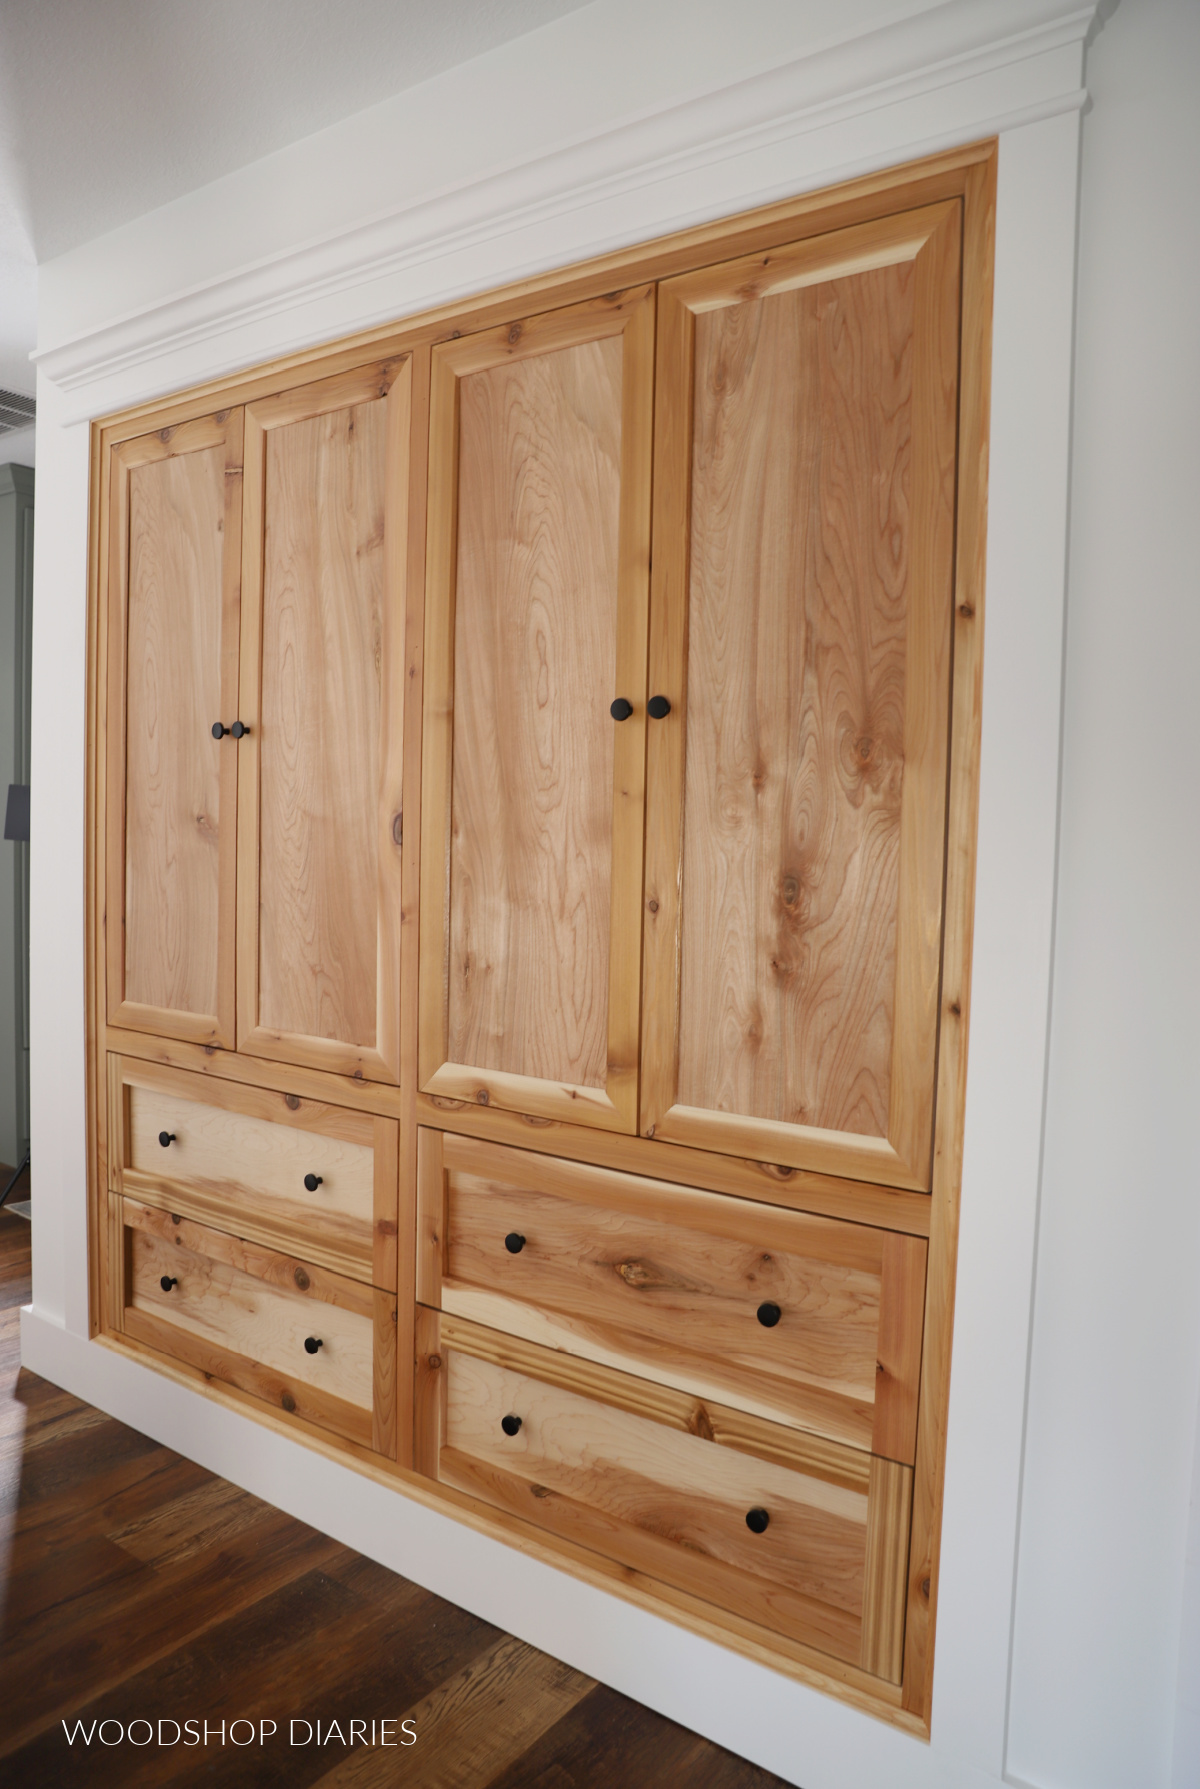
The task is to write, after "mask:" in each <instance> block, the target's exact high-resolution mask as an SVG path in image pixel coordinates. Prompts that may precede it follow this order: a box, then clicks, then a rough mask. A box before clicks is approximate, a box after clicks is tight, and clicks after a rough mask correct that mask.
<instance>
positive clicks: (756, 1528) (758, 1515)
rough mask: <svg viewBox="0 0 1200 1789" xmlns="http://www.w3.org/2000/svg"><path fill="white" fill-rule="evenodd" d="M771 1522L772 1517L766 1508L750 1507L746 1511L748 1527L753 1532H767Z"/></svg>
mask: <svg viewBox="0 0 1200 1789" xmlns="http://www.w3.org/2000/svg"><path fill="white" fill-rule="evenodd" d="M770 1522H771V1518H770V1516H769V1515H768V1514H767V1512H766V1510H765V1509H748V1510H747V1511H746V1527H747V1528H748V1529H749V1530H750V1532H751V1534H765V1533H766V1531H767V1529H768V1527H769V1526H770Z"/></svg>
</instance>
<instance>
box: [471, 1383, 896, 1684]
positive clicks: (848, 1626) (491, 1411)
mask: <svg viewBox="0 0 1200 1789" xmlns="http://www.w3.org/2000/svg"><path fill="white" fill-rule="evenodd" d="M446 1374H447V1388H446V1431H445V1440H444V1444H443V1448H442V1452H441V1458H440V1461H439V1475H440V1476H441V1477H442V1478H443V1479H446V1480H447V1481H448V1482H450V1483H452V1484H457V1485H458V1486H459V1487H460V1488H463V1489H469V1490H473V1491H474V1492H475V1493H476V1494H478V1495H483V1496H485V1497H487V1498H488V1499H489V1500H490V1501H496V1502H499V1503H501V1504H502V1506H503V1505H506V1504H508V1502H509V1500H510V1498H512V1499H515V1501H516V1502H517V1503H518V1505H523V1506H524V1510H525V1512H526V1513H531V1512H532V1509H533V1508H535V1507H536V1508H537V1509H538V1512H539V1515H540V1519H541V1520H542V1522H543V1523H544V1524H545V1525H546V1526H547V1527H550V1528H552V1529H557V1528H564V1529H566V1530H568V1531H572V1532H574V1533H576V1534H577V1535H578V1536H580V1537H581V1538H586V1539H587V1540H588V1542H589V1544H591V1545H593V1546H596V1547H598V1549H599V1550H600V1551H602V1552H605V1553H608V1554H609V1555H610V1556H612V1557H615V1558H618V1559H622V1558H623V1559H625V1560H626V1561H628V1562H629V1563H630V1564H636V1565H640V1566H643V1567H644V1568H647V1569H650V1570H652V1571H654V1573H655V1575H656V1576H659V1577H662V1578H665V1579H667V1580H668V1581H673V1582H675V1583H678V1584H681V1585H682V1586H683V1587H684V1588H686V1589H689V1590H692V1591H695V1592H696V1593H698V1594H700V1595H704V1596H707V1597H710V1598H713V1599H714V1600H718V1599H719V1600H720V1601H722V1602H727V1603H728V1605H729V1606H731V1607H734V1608H739V1609H741V1610H742V1611H743V1612H747V1613H750V1614H751V1615H752V1617H753V1618H754V1619H757V1620H760V1621H762V1622H764V1624H765V1625H767V1626H769V1627H778V1628H781V1629H782V1630H783V1631H785V1632H791V1633H793V1634H795V1635H796V1636H797V1637H802V1638H804V1639H808V1640H812V1641H814V1643H816V1644H823V1645H824V1646H825V1647H826V1648H827V1649H828V1650H829V1651H832V1652H834V1653H835V1654H837V1655H838V1656H842V1657H853V1658H856V1657H857V1654H858V1651H859V1647H860V1645H861V1609H862V1595H863V1565H864V1560H865V1552H866V1519H867V1498H866V1497H865V1496H864V1495H863V1494H862V1493H859V1492H854V1491H850V1490H846V1489H844V1488H842V1487H839V1486H835V1485H830V1484H829V1483H828V1482H827V1481H825V1480H820V1479H808V1478H805V1477H803V1476H802V1475H800V1474H799V1473H791V1472H787V1471H785V1470H784V1469H783V1468H781V1467H778V1466H775V1465H773V1464H772V1463H770V1462H767V1461H760V1460H754V1459H751V1458H750V1457H749V1456H748V1455H745V1454H740V1453H735V1452H734V1451H733V1450H731V1449H725V1448H719V1447H714V1446H713V1445H712V1444H711V1443H710V1442H706V1441H703V1440H701V1439H699V1438H698V1437H696V1436H691V1435H681V1434H678V1433H677V1432H675V1431H673V1430H669V1429H664V1428H662V1427H661V1426H660V1425H659V1424H657V1423H654V1422H649V1421H646V1420H645V1419H643V1418H641V1417H637V1416H631V1415H628V1414H626V1413H624V1412H618V1411H614V1410H612V1409H611V1408H607V1407H605V1406H603V1405H599V1404H596V1403H594V1402H592V1401H591V1400H590V1399H587V1398H582V1397H579V1396H577V1395H576V1394H575V1393H573V1392H568V1391H564V1390H563V1389H561V1388H560V1387H558V1386H554V1385H548V1384H546V1383H545V1382H543V1381H539V1380H537V1379H533V1378H529V1377H528V1376H526V1375H524V1374H521V1373H518V1372H515V1371H513V1370H511V1369H505V1368H503V1367H499V1366H497V1365H495V1364H493V1363H491V1362H487V1361H483V1360H479V1359H477V1358H473V1357H472V1356H470V1355H467V1354H461V1353H459V1352H457V1351H453V1350H452V1351H450V1352H449V1353H448V1355H447V1367H446ZM510 1414H511V1415H517V1416H519V1417H520V1419H521V1428H520V1431H519V1433H518V1434H517V1435H515V1436H509V1435H506V1434H505V1432H504V1430H503V1428H502V1427H501V1418H502V1417H504V1416H506V1415H510ZM755 1507H762V1508H767V1509H768V1511H769V1514H770V1526H769V1528H768V1529H767V1531H766V1533H765V1534H762V1535H758V1534H753V1533H752V1532H751V1531H750V1529H749V1528H748V1527H747V1525H746V1519H745V1518H746V1512H747V1510H749V1509H752V1508H755Z"/></svg>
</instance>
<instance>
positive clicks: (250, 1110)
mask: <svg viewBox="0 0 1200 1789" xmlns="http://www.w3.org/2000/svg"><path fill="white" fill-rule="evenodd" d="M109 1060H110V1081H111V1084H112V1086H113V1103H114V1105H115V1107H116V1111H115V1113H114V1122H113V1135H114V1137H115V1138H116V1139H117V1140H118V1144H119V1160H118V1166H119V1171H120V1179H119V1183H118V1185H119V1190H121V1191H123V1192H126V1193H132V1194H133V1195H134V1196H135V1197H137V1198H139V1199H145V1200H147V1201H149V1202H150V1203H152V1204H155V1205H162V1204H164V1203H166V1204H168V1205H169V1207H170V1209H171V1210H172V1211H178V1212H181V1213H183V1214H185V1215H186V1216H188V1217H193V1218H195V1219H197V1220H198V1221H200V1222H207V1223H213V1224H216V1225H218V1226H219V1227H221V1228H222V1229H230V1228H232V1229H235V1230H236V1231H237V1234H238V1235H239V1236H246V1237H250V1238H253V1239H254V1240H255V1241H257V1242H263V1243H266V1244H267V1245H268V1246H273V1247H276V1248H282V1249H286V1250H288V1251H291V1252H294V1253H296V1254H298V1255H300V1256H302V1257H303V1258H304V1259H305V1260H311V1261H316V1262H319V1263H321V1265H323V1266H326V1267H329V1268H332V1269H333V1271H334V1272H335V1273H343V1274H346V1275H348V1276H349V1277H351V1278H352V1279H358V1280H366V1281H368V1282H371V1283H374V1284H375V1285H379V1286H384V1287H386V1288H388V1290H390V1291H394V1290H395V1287H396V1156H397V1140H396V1138H397V1127H396V1122H395V1120H394V1119H391V1118H374V1117H371V1116H370V1115H369V1114H367V1113H362V1112H353V1111H349V1110H347V1109H345V1108H344V1107H341V1106H330V1105H325V1104H323V1103H321V1102H320V1101H317V1100H307V1099H299V1098H298V1097H297V1096H296V1095H294V1094H293V1095H285V1094H282V1093H269V1092H266V1091H263V1090H261V1089H259V1088H256V1087H243V1086H240V1085H238V1084H236V1083H233V1082H215V1081H209V1080H203V1079H202V1078H201V1077H199V1076H197V1075H191V1074H188V1073H187V1072H186V1070H181V1069H164V1068H159V1067H157V1066H156V1065H154V1064H148V1063H142V1062H133V1061H131V1060H130V1059H129V1058H127V1057H126V1058H122V1057H112V1058H110V1059H109ZM163 1135H165V1136H168V1137H170V1138H171V1142H170V1143H169V1144H168V1145H167V1146H166V1147H164V1146H163V1145H162V1143H161V1141H160V1138H161V1136H163ZM306 1176H308V1177H312V1178H315V1179H317V1180H318V1182H319V1184H318V1185H317V1186H316V1187H315V1188H309V1187H307V1186H306V1185H305V1178H306Z"/></svg>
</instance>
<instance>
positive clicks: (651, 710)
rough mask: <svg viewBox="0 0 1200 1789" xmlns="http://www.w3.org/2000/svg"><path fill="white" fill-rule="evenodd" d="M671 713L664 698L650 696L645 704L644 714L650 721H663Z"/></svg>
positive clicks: (669, 706) (669, 705)
mask: <svg viewBox="0 0 1200 1789" xmlns="http://www.w3.org/2000/svg"><path fill="white" fill-rule="evenodd" d="M670 712H671V704H670V703H669V702H668V700H667V698H666V697H665V696H651V698H650V700H649V701H648V702H647V704H646V713H647V714H648V715H649V716H650V719H651V720H652V721H665V720H666V718H667V716H668V715H669V714H670Z"/></svg>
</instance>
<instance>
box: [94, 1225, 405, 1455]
mask: <svg viewBox="0 0 1200 1789" xmlns="http://www.w3.org/2000/svg"><path fill="white" fill-rule="evenodd" d="M121 1204H122V1215H123V1222H124V1226H125V1243H126V1261H125V1274H126V1286H125V1307H126V1308H125V1313H124V1329H125V1333H126V1334H127V1335H131V1336H133V1337H134V1338H135V1339H137V1340H139V1341H144V1342H148V1343H150V1344H151V1346H153V1347H155V1348H160V1349H162V1350H163V1351H164V1352H165V1353H168V1354H173V1355H176V1356H178V1357H179V1358H180V1359H181V1360H184V1361H187V1362H188V1363H189V1364H190V1365H192V1366H198V1367H200V1368H202V1369H203V1371H204V1372H205V1373H208V1374H210V1375H211V1376H212V1377H214V1378H217V1379H224V1380H227V1381H228V1382H229V1383H230V1384H232V1385H237V1386H240V1387H241V1388H242V1389H243V1390H245V1391H251V1392H254V1393H255V1394H256V1395H257V1396H259V1397H264V1398H267V1399H268V1400H269V1401H270V1402H271V1403H273V1404H276V1405H278V1406H279V1407H280V1408H281V1409H283V1410H286V1411H289V1412H294V1413H295V1414H297V1415H299V1416H302V1417H306V1418H307V1419H308V1420H309V1421H310V1422H314V1423H317V1424H319V1425H320V1426H321V1427H322V1428H326V1429H332V1430H334V1431H335V1432H336V1433H337V1434H339V1435H345V1436H347V1437H348V1438H349V1439H350V1440H352V1441H357V1442H359V1443H361V1444H362V1445H363V1446H364V1447H371V1448H374V1449H375V1450H376V1451H377V1452H380V1453H386V1454H388V1455H389V1457H392V1458H394V1457H395V1451H396V1442H395V1416H394V1405H395V1337H396V1328H395V1312H396V1303H395V1299H394V1298H393V1297H392V1296H391V1295H390V1294H389V1293H385V1292H378V1291H375V1290H373V1289H372V1288H371V1287H363V1286H361V1285H359V1284H358V1283H357V1282H356V1281H353V1280H345V1279H342V1278H340V1276H338V1275H336V1274H331V1273H329V1272H327V1271H325V1270H323V1269H321V1268H319V1267H316V1266H314V1265H313V1264H312V1263H309V1262H302V1261H297V1260H295V1259H294V1258H292V1257H289V1256H286V1255H278V1254H275V1253H274V1252H273V1251H271V1250H269V1249H264V1248H261V1247H259V1246H258V1245H256V1244H253V1243H246V1242H242V1241H240V1240H238V1239H237V1238H236V1237H232V1236H226V1235H223V1234H222V1233H221V1232H220V1231H216V1230H209V1229H207V1228H205V1227H204V1226H203V1225H201V1224H196V1223H192V1222H191V1221H190V1220H189V1219H187V1218H180V1217H178V1216H173V1215H172V1214H171V1213H169V1212H164V1211H158V1210H155V1209H154V1208H152V1207H150V1206H147V1205H143V1204H141V1202H140V1201H138V1200H135V1199H128V1198H127V1199H123V1200H122V1202H121ZM164 1279H166V1280H168V1281H173V1284H170V1285H169V1286H166V1287H164V1285H163V1283H162V1282H163V1280H164ZM310 1338H311V1339H314V1340H318V1341H319V1342H320V1344H321V1345H320V1347H319V1348H318V1349H317V1350H316V1351H315V1352H312V1353H310V1352H309V1351H308V1350H307V1349H306V1347H305V1341H306V1340H307V1339H310Z"/></svg>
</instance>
